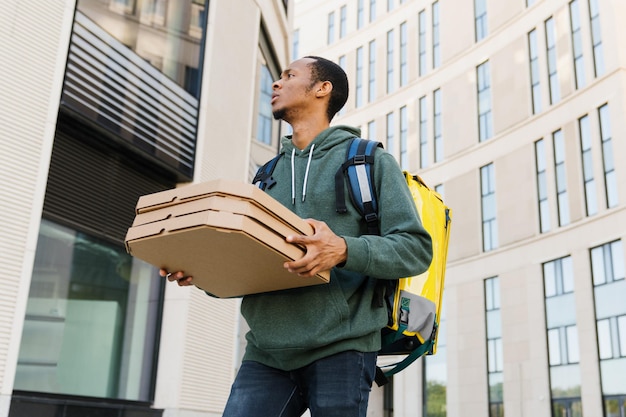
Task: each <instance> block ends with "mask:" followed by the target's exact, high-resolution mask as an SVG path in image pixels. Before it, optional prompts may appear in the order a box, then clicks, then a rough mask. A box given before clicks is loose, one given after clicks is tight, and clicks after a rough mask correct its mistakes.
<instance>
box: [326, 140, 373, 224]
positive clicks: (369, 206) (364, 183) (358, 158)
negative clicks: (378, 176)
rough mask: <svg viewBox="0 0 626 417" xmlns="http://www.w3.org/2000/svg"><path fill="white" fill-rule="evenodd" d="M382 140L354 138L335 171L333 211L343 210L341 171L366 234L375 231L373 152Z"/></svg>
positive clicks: (343, 183) (344, 201)
mask: <svg viewBox="0 0 626 417" xmlns="http://www.w3.org/2000/svg"><path fill="white" fill-rule="evenodd" d="M382 146H383V145H382V143H380V142H375V141H371V140H366V139H361V138H354V139H352V142H351V143H350V145H349V146H348V152H347V155H346V161H345V162H344V163H343V164H342V165H341V167H340V168H339V169H338V170H337V173H336V174H335V200H336V205H337V207H336V208H337V213H346V212H347V211H348V209H347V207H346V199H345V181H344V174H347V176H348V184H349V185H350V188H349V191H350V198H351V200H352V203H353V204H354V206H355V207H356V208H357V210H358V211H359V213H361V215H362V216H363V219H364V220H365V223H366V224H367V230H368V234H372V235H377V234H379V232H380V231H379V227H378V204H377V202H376V188H375V187H374V181H373V177H374V153H375V152H376V148H379V147H380V148H382Z"/></svg>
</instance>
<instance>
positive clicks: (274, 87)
mask: <svg viewBox="0 0 626 417" xmlns="http://www.w3.org/2000/svg"><path fill="white" fill-rule="evenodd" d="M279 83H280V79H278V80H276V81H274V82H273V83H272V90H276V89H278V88H279V87H280V85H279Z"/></svg>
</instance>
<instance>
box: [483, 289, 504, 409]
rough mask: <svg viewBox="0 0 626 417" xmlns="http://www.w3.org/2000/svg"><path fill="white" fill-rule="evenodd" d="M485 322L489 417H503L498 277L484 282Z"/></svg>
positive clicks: (502, 365)
mask: <svg viewBox="0 0 626 417" xmlns="http://www.w3.org/2000/svg"><path fill="white" fill-rule="evenodd" d="M485 320H486V322H487V374H488V380H489V417H504V396H503V383H504V379H503V369H504V361H503V351H502V318H501V314H500V278H498V277H494V278H489V279H486V280H485Z"/></svg>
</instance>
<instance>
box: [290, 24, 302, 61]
mask: <svg viewBox="0 0 626 417" xmlns="http://www.w3.org/2000/svg"><path fill="white" fill-rule="evenodd" d="M292 45H293V49H292V50H291V60H292V61H295V60H296V59H298V58H299V57H300V29H296V30H294V31H293V43H292Z"/></svg>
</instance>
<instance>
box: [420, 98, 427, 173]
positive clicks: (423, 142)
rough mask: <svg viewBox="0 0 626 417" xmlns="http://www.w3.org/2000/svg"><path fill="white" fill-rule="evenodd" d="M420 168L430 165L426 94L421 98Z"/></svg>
mask: <svg viewBox="0 0 626 417" xmlns="http://www.w3.org/2000/svg"><path fill="white" fill-rule="evenodd" d="M419 135H420V137H419V140H420V168H426V167H427V166H428V108H427V103H426V96H424V97H420V99H419Z"/></svg>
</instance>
